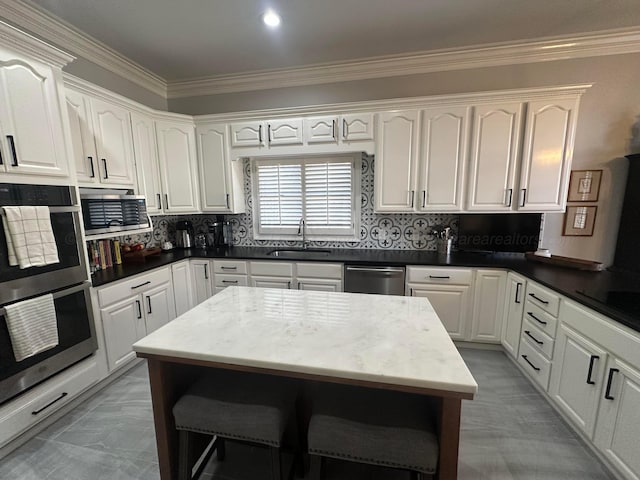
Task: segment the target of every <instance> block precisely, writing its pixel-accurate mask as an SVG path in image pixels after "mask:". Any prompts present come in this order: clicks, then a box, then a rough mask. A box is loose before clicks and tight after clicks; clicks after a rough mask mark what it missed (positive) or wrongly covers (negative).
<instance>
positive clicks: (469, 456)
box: [0, 349, 613, 480]
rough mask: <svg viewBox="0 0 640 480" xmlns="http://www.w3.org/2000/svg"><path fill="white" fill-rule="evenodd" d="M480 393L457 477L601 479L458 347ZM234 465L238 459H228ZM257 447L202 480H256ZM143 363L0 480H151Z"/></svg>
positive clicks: (513, 375) (509, 384)
mask: <svg viewBox="0 0 640 480" xmlns="http://www.w3.org/2000/svg"><path fill="white" fill-rule="evenodd" d="M461 353H462V356H463V357H464V359H465V361H466V362H467V364H468V366H469V368H470V369H471V372H472V373H473V375H474V376H475V378H476V380H477V382H478V384H479V386H480V389H479V392H478V395H477V396H476V399H475V400H473V401H471V402H464V403H463V405H464V406H463V412H462V432H461V442H460V443H461V444H460V474H459V478H460V479H461V480H511V479H518V480H520V479H522V480H525V479H526V480H555V479H558V480H574V479H575V480H578V479H579V480H602V479H611V478H613V477H611V476H610V475H609V474H608V473H607V471H606V469H605V468H604V467H603V466H602V465H601V464H600V463H599V462H598V460H597V459H595V458H594V455H593V454H592V453H591V452H590V450H589V449H588V448H587V447H585V446H584V445H583V443H582V442H581V441H580V440H579V439H578V438H577V437H576V435H575V434H574V433H573V432H572V431H571V429H570V428H569V427H568V426H567V425H566V424H565V423H564V422H563V421H562V419H561V418H560V417H559V416H558V415H557V414H556V413H555V412H554V411H553V409H552V408H551V407H550V406H549V405H548V404H547V402H546V401H545V400H544V399H543V398H542V397H541V396H540V394H538V393H537V392H536V390H535V389H534V388H533V387H532V386H531V385H530V384H529V382H528V381H527V380H526V379H525V378H524V377H523V376H522V374H521V373H520V372H519V370H518V369H517V368H516V367H515V366H514V365H513V364H512V363H511V361H510V360H508V359H507V358H506V357H505V355H504V354H503V353H502V352H496V351H485V350H470V349H464V350H461ZM238 460H240V461H238ZM268 465H269V459H268V457H267V456H266V455H265V453H264V451H262V450H261V449H259V448H251V447H247V446H237V445H234V444H230V445H229V446H228V448H227V460H226V461H225V462H222V463H221V464H218V463H217V462H215V460H212V461H211V462H210V464H209V465H208V466H207V467H206V469H205V474H204V475H203V477H204V479H205V480H214V479H215V480H232V479H233V480H263V479H266V478H268V476H267V475H266V474H265V473H264V472H265V471H268V470H266V468H267V467H268ZM158 478H159V475H158V467H157V457H156V453H155V439H154V431H153V420H152V413H151V402H150V394H149V386H148V378H147V371H146V366H145V365H140V366H137V367H135V368H134V369H133V370H131V371H130V372H128V373H127V374H125V375H124V376H123V377H121V378H120V379H118V380H117V381H115V382H114V383H112V384H111V385H109V386H108V387H106V388H105V389H103V390H102V391H100V392H99V393H97V394H96V395H94V396H93V397H92V398H90V399H89V400H88V401H86V402H84V403H83V404H82V405H80V406H79V407H78V408H76V409H75V410H74V411H73V412H71V413H70V414H68V415H66V416H65V417H63V418H62V419H60V420H59V421H58V422H56V423H55V424H53V425H52V426H51V427H49V428H48V429H46V430H45V431H43V432H42V433H40V434H39V435H38V436H37V437H36V438H34V439H32V440H30V441H29V442H27V443H26V444H25V445H23V446H22V447H20V448H19V449H18V450H16V451H14V452H13V453H12V454H10V455H9V456H7V457H5V458H4V459H2V460H0V479H7V480H8V479H11V480H14V479H15V480H41V479H48V480H100V479H105V480H106V479H109V480H120V479H121V480H129V479H143V480H147V479H149V480H151V479H154V480H157V479H158ZM408 478H409V477H408V475H406V474H405V473H404V472H396V471H393V470H386V469H378V468H373V467H368V466H360V465H355V464H349V463H346V462H328V463H327V480H347V479H348V480H359V479H362V480H365V479H366V480H396V479H397V480H402V479H408Z"/></svg>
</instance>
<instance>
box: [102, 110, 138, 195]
mask: <svg viewBox="0 0 640 480" xmlns="http://www.w3.org/2000/svg"><path fill="white" fill-rule="evenodd" d="M91 113H92V116H93V122H92V124H93V134H94V137H95V142H96V150H97V154H98V162H97V163H98V165H97V166H98V168H97V171H98V172H99V181H100V183H106V184H117V185H125V186H133V184H134V183H135V177H134V165H135V162H134V157H133V137H132V134H131V117H130V114H129V111H128V110H127V109H125V108H124V107H121V106H119V105H116V104H115V103H111V102H107V101H104V100H102V99H99V98H91Z"/></svg>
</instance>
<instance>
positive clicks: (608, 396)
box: [604, 368, 620, 400]
mask: <svg viewBox="0 0 640 480" xmlns="http://www.w3.org/2000/svg"><path fill="white" fill-rule="evenodd" d="M619 371H620V370H618V369H617V368H610V369H609V378H607V389H606V391H605V392H604V398H606V399H607V400H615V398H614V397H612V396H611V384H612V383H613V374H614V373H618V372H619Z"/></svg>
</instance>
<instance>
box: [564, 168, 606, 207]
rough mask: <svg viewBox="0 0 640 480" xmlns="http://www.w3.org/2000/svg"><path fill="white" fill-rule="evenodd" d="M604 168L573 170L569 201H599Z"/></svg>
mask: <svg viewBox="0 0 640 480" xmlns="http://www.w3.org/2000/svg"><path fill="white" fill-rule="evenodd" d="M600 180H602V170H572V171H571V180H569V194H568V195H567V201H568V202H597V201H598V196H599V194H600Z"/></svg>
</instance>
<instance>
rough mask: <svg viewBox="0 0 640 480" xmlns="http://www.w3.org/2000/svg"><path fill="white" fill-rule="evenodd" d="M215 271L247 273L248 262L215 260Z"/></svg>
mask: <svg viewBox="0 0 640 480" xmlns="http://www.w3.org/2000/svg"><path fill="white" fill-rule="evenodd" d="M213 271H214V272H215V273H242V274H245V275H246V273H247V262H239V261H233V260H222V261H221V260H214V261H213Z"/></svg>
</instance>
